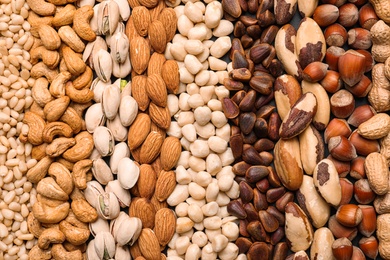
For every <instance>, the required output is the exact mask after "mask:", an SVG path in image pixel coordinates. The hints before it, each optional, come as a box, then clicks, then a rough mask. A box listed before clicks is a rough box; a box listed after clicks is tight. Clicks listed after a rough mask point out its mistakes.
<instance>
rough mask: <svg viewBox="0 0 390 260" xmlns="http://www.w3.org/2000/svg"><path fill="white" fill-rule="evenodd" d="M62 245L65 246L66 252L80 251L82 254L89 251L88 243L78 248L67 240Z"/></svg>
mask: <svg viewBox="0 0 390 260" xmlns="http://www.w3.org/2000/svg"><path fill="white" fill-rule="evenodd" d="M62 245H63V246H64V248H65V250H66V251H75V250H80V251H81V252H85V251H87V243H84V244H81V245H77V246H76V245H73V244H71V243H70V242H68V241H66V240H65V241H64V243H62ZM84 259H85V258H84Z"/></svg>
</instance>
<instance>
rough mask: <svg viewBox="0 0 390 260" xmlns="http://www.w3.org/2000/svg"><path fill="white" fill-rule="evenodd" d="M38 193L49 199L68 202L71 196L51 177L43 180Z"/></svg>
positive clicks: (38, 187) (38, 186)
mask: <svg viewBox="0 0 390 260" xmlns="http://www.w3.org/2000/svg"><path fill="white" fill-rule="evenodd" d="M37 193H39V194H41V195H42V196H45V197H47V198H49V199H55V200H68V199H69V196H68V194H66V192H65V191H63V190H62V189H61V187H60V186H59V185H58V184H57V183H56V181H55V180H54V179H53V178H51V177H46V178H43V179H42V180H41V181H40V182H39V183H38V185H37Z"/></svg>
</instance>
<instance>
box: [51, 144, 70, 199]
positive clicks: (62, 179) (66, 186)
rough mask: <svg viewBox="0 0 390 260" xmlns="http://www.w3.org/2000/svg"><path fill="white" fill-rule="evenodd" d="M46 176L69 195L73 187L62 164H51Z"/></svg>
mask: <svg viewBox="0 0 390 260" xmlns="http://www.w3.org/2000/svg"><path fill="white" fill-rule="evenodd" d="M58 139H59V138H58ZM58 139H56V140H58ZM48 174H49V176H51V177H52V178H53V179H54V180H55V181H56V183H57V184H58V186H60V187H61V189H62V190H63V191H64V192H65V193H66V194H68V195H69V194H71V193H72V191H73V187H74V186H73V181H72V175H71V174H70V171H69V170H68V169H67V168H66V167H65V166H64V165H63V164H61V163H59V162H53V163H52V164H51V165H50V167H49V170H48Z"/></svg>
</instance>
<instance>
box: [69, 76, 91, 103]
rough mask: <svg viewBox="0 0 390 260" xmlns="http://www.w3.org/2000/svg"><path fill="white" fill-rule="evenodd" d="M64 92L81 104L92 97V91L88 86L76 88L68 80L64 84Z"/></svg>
mask: <svg viewBox="0 0 390 260" xmlns="http://www.w3.org/2000/svg"><path fill="white" fill-rule="evenodd" d="M65 92H66V95H68V96H69V97H70V99H71V100H72V101H74V102H76V103H81V104H83V103H87V102H90V101H91V100H92V99H93V97H94V94H93V92H92V91H91V90H90V89H89V88H83V89H81V90H77V89H76V88H75V87H74V86H73V83H72V82H70V81H69V82H67V83H66V85H65Z"/></svg>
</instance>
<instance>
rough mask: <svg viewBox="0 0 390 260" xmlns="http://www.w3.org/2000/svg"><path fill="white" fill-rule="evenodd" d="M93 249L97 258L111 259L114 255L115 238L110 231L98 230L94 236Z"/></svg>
mask: <svg viewBox="0 0 390 260" xmlns="http://www.w3.org/2000/svg"><path fill="white" fill-rule="evenodd" d="M95 251H96V254H97V255H98V257H99V259H111V258H113V257H114V255H115V240H114V237H113V236H112V235H111V233H110V232H100V233H98V234H97V235H96V237H95Z"/></svg>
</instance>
